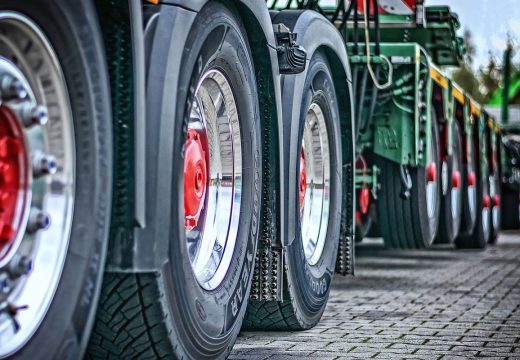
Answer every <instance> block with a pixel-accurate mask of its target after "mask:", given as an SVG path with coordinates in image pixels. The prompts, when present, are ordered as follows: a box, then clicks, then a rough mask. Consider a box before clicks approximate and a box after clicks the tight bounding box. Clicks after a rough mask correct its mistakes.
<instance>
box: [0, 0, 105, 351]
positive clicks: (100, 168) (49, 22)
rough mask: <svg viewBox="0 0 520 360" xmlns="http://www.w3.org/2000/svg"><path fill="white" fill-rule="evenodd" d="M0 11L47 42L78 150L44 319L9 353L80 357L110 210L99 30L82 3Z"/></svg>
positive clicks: (20, 6) (2, 4) (94, 299)
mask: <svg viewBox="0 0 520 360" xmlns="http://www.w3.org/2000/svg"><path fill="white" fill-rule="evenodd" d="M0 8H2V9H9V10H15V11H17V12H20V13H22V14H24V15H26V16H28V17H29V18H31V19H32V20H33V21H34V22H36V23H37V24H38V26H39V27H40V28H41V29H42V31H43V33H44V34H45V35H46V37H47V39H48V40H49V41H50V43H51V46H52V47H53V49H54V51H55V53H56V55H57V57H58V61H59V63H60V65H61V68H62V69H61V70H62V71H63V74H64V77H65V82H66V84H67V88H68V95H69V98H70V102H71V107H72V119H73V124H74V136H75V151H76V156H75V161H76V164H75V172H76V176H75V195H74V196H75V199H74V202H75V203H74V210H73V217H72V224H71V234H70V242H69V246H68V250H67V255H66V259H65V263H64V267H63V272H62V275H61V278H60V282H59V284H58V288H57V290H56V293H55V295H54V298H53V301H52V303H51V304H50V307H49V309H48V311H47V312H46V315H45V317H44V320H43V322H42V323H41V325H40V326H39V327H38V329H37V331H36V333H35V334H34V335H33V337H32V338H31V339H30V340H29V341H28V342H27V343H26V345H25V346H24V348H22V349H21V351H19V352H17V353H16V354H15V355H14V356H13V358H20V359H35V358H47V359H78V358H80V357H81V356H82V354H83V351H84V349H85V347H86V345H87V341H88V337H89V334H90V329H91V327H92V323H93V317H94V314H95V309H96V304H97V300H98V297H99V291H100V286H101V277H102V274H103V268H104V262H105V255H106V246H107V241H108V227H109V219H110V209H111V192H112V135H111V134H112V132H111V115H110V103H109V99H110V94H109V91H108V89H109V87H108V82H107V81H108V75H107V70H106V65H105V63H106V62H105V61H104V58H103V55H102V54H103V53H104V52H103V48H102V43H101V38H100V31H99V28H98V26H97V24H96V23H95V22H93V21H92V19H93V18H95V10H94V9H93V7H92V6H91V4H90V3H89V2H86V1H78V2H74V4H72V3H71V2H70V1H61V0H56V1H53V3H52V4H49V6H45V7H44V6H42V5H41V3H39V2H38V1H24V2H18V3H16V4H13V2H9V1H1V2H0ZM71 54H74V56H71ZM49 334H52V336H49Z"/></svg>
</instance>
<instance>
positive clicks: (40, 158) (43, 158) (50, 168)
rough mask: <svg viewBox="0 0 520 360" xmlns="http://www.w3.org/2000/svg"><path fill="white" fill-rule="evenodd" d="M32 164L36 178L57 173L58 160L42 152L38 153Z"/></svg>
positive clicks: (34, 156)
mask: <svg viewBox="0 0 520 360" xmlns="http://www.w3.org/2000/svg"><path fill="white" fill-rule="evenodd" d="M32 163H33V176H35V177H39V176H43V175H52V174H55V173H56V170H57V165H56V158H55V157H54V156H52V155H47V154H44V153H42V152H38V153H36V154H34V155H33V161H32Z"/></svg>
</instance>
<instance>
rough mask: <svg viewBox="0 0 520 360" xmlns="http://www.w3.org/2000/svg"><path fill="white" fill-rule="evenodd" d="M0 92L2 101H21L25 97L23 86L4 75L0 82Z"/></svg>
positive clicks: (18, 81)
mask: <svg viewBox="0 0 520 360" xmlns="http://www.w3.org/2000/svg"><path fill="white" fill-rule="evenodd" d="M0 92H1V97H2V100H3V101H8V100H22V99H25V98H26V97H27V90H26V89H25V86H24V85H23V84H22V83H21V82H20V80H18V79H15V78H14V77H12V76H10V75H5V76H4V77H3V78H2V79H1V80H0Z"/></svg>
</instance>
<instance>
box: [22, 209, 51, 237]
mask: <svg viewBox="0 0 520 360" xmlns="http://www.w3.org/2000/svg"><path fill="white" fill-rule="evenodd" d="M50 224H51V218H50V216H49V214H47V213H45V212H43V211H41V210H40V209H38V208H35V207H33V208H32V209H31V212H30V213H29V220H28V222H27V232H28V233H29V234H34V233H35V232H37V231H38V230H45V229H47V228H49V226H50Z"/></svg>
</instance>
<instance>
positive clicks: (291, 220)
mask: <svg viewBox="0 0 520 360" xmlns="http://www.w3.org/2000/svg"><path fill="white" fill-rule="evenodd" d="M277 23H283V24H284V25H286V26H287V27H288V28H289V29H291V31H292V32H294V33H296V34H297V41H296V42H297V44H298V45H301V46H303V47H304V48H305V49H306V51H307V55H308V61H309V60H310V59H311V58H312V56H313V54H314V53H315V52H316V51H317V50H318V49H322V50H323V51H324V52H325V53H326V55H327V57H328V58H329V61H330V62H331V67H332V69H331V70H332V71H333V81H334V85H335V88H336V92H337V94H338V104H339V106H340V117H341V121H342V122H343V124H341V128H342V142H343V144H342V146H343V169H344V175H343V176H344V180H343V184H344V186H345V188H344V191H345V192H346V196H344V197H343V198H344V201H343V206H342V208H343V211H342V226H341V228H342V234H341V239H340V256H339V257H342V256H343V257H342V260H341V261H339V262H338V265H340V264H339V263H340V262H342V261H343V262H344V263H343V265H342V266H340V267H342V270H340V269H338V271H339V272H341V273H347V272H352V269H353V255H354V254H353V244H354V243H353V236H354V226H353V225H354V208H355V205H354V196H353V194H355V190H354V181H353V179H354V176H353V171H352V169H353V168H354V164H355V147H354V126H355V125H354V108H353V106H351V104H353V98H352V78H351V74H350V65H349V62H348V55H347V50H346V46H345V43H344V41H343V39H342V37H341V35H340V34H339V32H338V31H337V30H336V28H335V27H334V26H333V25H332V24H331V23H330V21H329V20H328V19H326V18H325V17H323V16H322V15H320V14H318V13H317V12H315V11H294V10H288V11H281V12H278V13H273V24H277ZM335 64H336V66H334V65H335ZM307 71H308V69H306V70H305V71H304V72H303V73H301V74H298V75H285V76H283V79H282V83H283V90H282V104H283V119H284V124H283V125H284V128H283V129H284V132H283V143H284V152H283V153H284V154H285V155H286V156H284V160H285V161H284V164H283V166H284V170H285V173H286V174H287V176H286V179H285V181H284V182H283V186H284V187H285V190H284V192H285V193H286V194H287V196H288V198H287V201H286V204H285V205H286V206H285V208H284V211H285V216H284V217H285V219H286V221H287V226H286V233H285V234H284V236H283V238H284V240H285V243H284V245H285V246H288V245H290V244H291V243H292V242H293V241H294V239H295V237H296V234H295V229H296V219H297V213H296V212H297V207H295V206H293V205H294V204H297V199H295V194H296V193H295V192H289V191H288V190H289V189H288V186H291V185H292V184H296V181H297V179H296V178H295V176H296V173H295V172H294V171H289V170H290V169H295V168H296V165H297V161H300V160H299V159H300V156H299V151H298V131H299V117H300V108H301V101H302V97H303V86H304V83H305V77H306V76H307ZM349 167H350V171H349ZM345 180H347V181H346V182H345ZM343 213H344V214H343ZM345 225H346V226H345ZM342 245H343V246H344V248H343V250H345V252H344V253H343V254H341V246H342ZM345 257H346V258H345ZM338 259H339V258H338ZM345 261H346V263H345Z"/></svg>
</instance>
